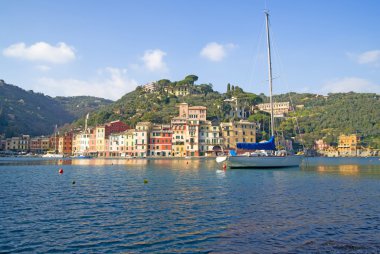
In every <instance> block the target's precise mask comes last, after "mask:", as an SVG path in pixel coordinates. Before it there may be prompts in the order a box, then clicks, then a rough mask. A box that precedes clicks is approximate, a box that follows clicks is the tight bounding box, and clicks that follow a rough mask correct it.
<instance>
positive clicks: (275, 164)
mask: <svg viewBox="0 0 380 254" xmlns="http://www.w3.org/2000/svg"><path fill="white" fill-rule="evenodd" d="M265 19H266V32H267V48H268V74H269V99H270V109H271V114H270V115H271V138H270V140H269V141H265V142H259V143H246V142H242V143H237V145H236V146H237V147H236V148H237V149H239V150H240V151H242V150H243V151H245V152H244V153H243V154H239V155H238V154H237V153H236V151H235V150H230V152H229V155H228V156H219V157H217V158H216V161H217V162H218V163H223V162H225V163H226V164H227V165H228V166H229V167H230V168H253V169H255V168H262V169H267V168H287V167H299V166H300V164H301V163H302V159H303V156H300V155H287V154H284V153H282V154H281V153H278V154H276V153H274V151H276V144H275V136H274V112H273V99H272V80H273V78H272V62H271V49H270V38H269V13H268V12H265ZM248 151H255V152H248ZM267 151H268V152H267Z"/></svg>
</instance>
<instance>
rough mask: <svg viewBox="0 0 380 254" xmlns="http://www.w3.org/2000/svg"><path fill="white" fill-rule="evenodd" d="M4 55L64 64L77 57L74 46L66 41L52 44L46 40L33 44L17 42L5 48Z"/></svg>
mask: <svg viewBox="0 0 380 254" xmlns="http://www.w3.org/2000/svg"><path fill="white" fill-rule="evenodd" d="M3 55H4V56H7V57H14V58H19V59H25V60H28V61H41V62H48V63H54V64H63V63H67V62H69V61H71V60H74V59H75V52H74V48H73V47H71V46H68V45H66V44H65V43H64V42H60V43H58V44H57V45H56V46H52V45H50V44H49V43H46V42H37V43H35V44H33V45H31V46H29V47H28V46H26V45H25V43H23V42H21V43H16V44H12V45H10V46H9V47H8V48H6V49H4V50H3Z"/></svg>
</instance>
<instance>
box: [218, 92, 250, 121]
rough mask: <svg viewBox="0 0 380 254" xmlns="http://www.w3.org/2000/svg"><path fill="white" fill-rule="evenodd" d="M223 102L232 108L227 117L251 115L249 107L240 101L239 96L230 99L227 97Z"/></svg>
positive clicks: (242, 117)
mask: <svg viewBox="0 0 380 254" xmlns="http://www.w3.org/2000/svg"><path fill="white" fill-rule="evenodd" d="M223 102H224V103H225V104H228V105H229V106H230V108H231V109H230V111H229V112H228V114H227V115H226V116H225V117H229V118H235V117H237V118H239V119H247V118H248V117H249V115H250V111H249V109H247V108H246V106H245V105H244V104H243V103H242V102H240V101H239V99H238V98H236V97H231V98H230V99H225V100H224V101H223Z"/></svg>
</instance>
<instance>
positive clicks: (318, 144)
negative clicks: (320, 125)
mask: <svg viewBox="0 0 380 254" xmlns="http://www.w3.org/2000/svg"><path fill="white" fill-rule="evenodd" d="M314 143H315V144H314V148H315V150H317V151H325V150H327V149H328V148H329V147H330V146H329V145H328V144H327V143H326V142H325V141H324V140H323V139H318V140H316V141H315V142H314Z"/></svg>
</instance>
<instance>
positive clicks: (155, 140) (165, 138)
mask: <svg viewBox="0 0 380 254" xmlns="http://www.w3.org/2000/svg"><path fill="white" fill-rule="evenodd" d="M172 134H173V131H172V130H171V127H170V125H166V124H165V125H153V126H152V129H151V131H150V139H149V140H150V141H149V155H150V156H162V157H168V156H171V154H172Z"/></svg>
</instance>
